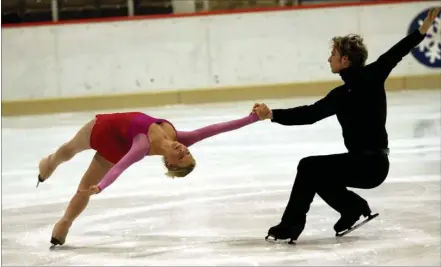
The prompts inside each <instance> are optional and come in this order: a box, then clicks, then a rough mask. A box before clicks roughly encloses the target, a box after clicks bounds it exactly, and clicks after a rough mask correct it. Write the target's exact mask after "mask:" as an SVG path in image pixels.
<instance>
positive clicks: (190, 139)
mask: <svg viewBox="0 0 441 267" xmlns="http://www.w3.org/2000/svg"><path fill="white" fill-rule="evenodd" d="M258 120H259V117H257V115H256V114H254V113H253V114H250V115H249V116H246V117H244V118H241V119H237V120H232V121H227V122H221V123H216V124H212V125H209V126H206V127H203V128H200V129H197V130H194V131H178V132H177V135H178V142H180V143H182V144H183V145H185V146H191V145H193V144H195V143H197V142H199V141H202V140H204V139H206V138H209V137H212V136H214V135H217V134H220V133H225V132H229V131H233V130H237V129H239V128H242V127H244V126H246V125H249V124H252V123H254V122H256V121H258Z"/></svg>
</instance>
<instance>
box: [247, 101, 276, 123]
mask: <svg viewBox="0 0 441 267" xmlns="http://www.w3.org/2000/svg"><path fill="white" fill-rule="evenodd" d="M251 113H255V114H256V115H257V116H258V117H259V119H260V120H266V119H270V120H272V119H273V112H272V111H271V109H270V108H269V107H268V106H267V105H266V104H263V103H260V104H259V103H256V104H254V106H253V109H252V111H251Z"/></svg>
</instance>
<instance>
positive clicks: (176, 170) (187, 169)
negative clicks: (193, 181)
mask: <svg viewBox="0 0 441 267" xmlns="http://www.w3.org/2000/svg"><path fill="white" fill-rule="evenodd" d="M162 160H163V162H164V165H165V167H166V168H167V170H168V171H167V172H166V173H165V175H166V176H167V177H170V178H175V177H179V178H182V177H185V176H187V175H188V174H190V173H191V172H192V171H193V170H194V168H195V167H196V161H193V162H192V163H190V164H188V165H186V166H171V165H170V164H168V162H167V160H166V158H165V157H162Z"/></svg>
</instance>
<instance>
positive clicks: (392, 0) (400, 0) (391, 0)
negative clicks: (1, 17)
mask: <svg viewBox="0 0 441 267" xmlns="http://www.w3.org/2000/svg"><path fill="white" fill-rule="evenodd" d="M415 2H438V1H436V0H429V1H427V0H377V1H372V2H348V3H322V4H313V5H301V6H283V7H269V8H268V7H267V8H248V9H238V10H216V11H202V12H193V13H180V14H160V15H137V16H122V17H109V18H91V19H75V20H67V21H53V22H50V21H45V22H28V23H19V24H5V25H2V28H23V27H38V26H60V25H65V24H84V23H105V22H120V21H135V20H153V19H173V18H185V17H202V16H214V15H230V14H242V13H258V12H274V11H290V10H302V9H319V8H339V7H350V6H372V5H390V4H406V3H415Z"/></svg>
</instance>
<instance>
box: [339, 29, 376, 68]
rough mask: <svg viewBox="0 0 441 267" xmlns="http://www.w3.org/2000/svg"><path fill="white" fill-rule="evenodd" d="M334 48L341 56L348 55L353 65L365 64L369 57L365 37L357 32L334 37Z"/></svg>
mask: <svg viewBox="0 0 441 267" xmlns="http://www.w3.org/2000/svg"><path fill="white" fill-rule="evenodd" d="M332 45H333V48H334V49H336V50H337V51H338V53H339V54H340V56H347V57H348V59H349V61H350V62H351V65H352V66H357V67H359V66H364V65H365V64H366V60H367V57H368V51H367V48H366V45H365V44H364V43H363V38H362V37H361V36H360V35H357V34H348V35H346V36H336V37H334V38H332Z"/></svg>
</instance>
